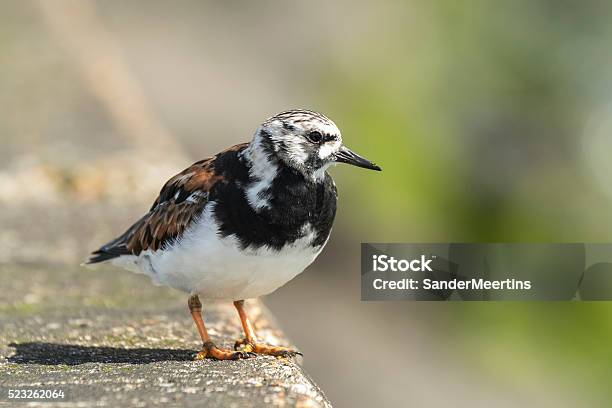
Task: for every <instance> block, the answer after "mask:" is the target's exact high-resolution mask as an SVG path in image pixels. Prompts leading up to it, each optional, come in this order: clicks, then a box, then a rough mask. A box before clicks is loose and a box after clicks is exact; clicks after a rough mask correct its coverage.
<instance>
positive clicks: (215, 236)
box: [86, 109, 382, 360]
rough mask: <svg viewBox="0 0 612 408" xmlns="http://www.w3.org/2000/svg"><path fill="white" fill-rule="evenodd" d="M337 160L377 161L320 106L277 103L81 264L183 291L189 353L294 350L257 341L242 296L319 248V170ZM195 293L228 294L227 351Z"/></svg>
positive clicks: (330, 208)
mask: <svg viewBox="0 0 612 408" xmlns="http://www.w3.org/2000/svg"><path fill="white" fill-rule="evenodd" d="M338 163H346V164H349V165H353V166H357V167H361V168H365V169H370V170H376V171H381V170H382V169H381V168H380V167H379V166H377V165H376V164H374V163H372V162H371V161H369V160H368V159H366V158H364V157H362V156H360V155H358V154H357V153H355V152H353V151H352V150H350V149H349V148H347V147H346V146H345V145H344V144H343V141H342V136H341V133H340V130H339V129H338V127H337V126H336V124H335V123H334V122H333V121H331V120H330V119H329V118H327V117H326V116H324V115H323V114H321V113H318V112H315V111H312V110H306V109H293V110H287V111H284V112H281V113H279V114H277V115H274V116H272V117H270V118H268V119H267V120H265V121H264V122H263V123H262V124H261V125H260V126H259V127H258V128H257V129H256V131H255V133H254V135H253V137H252V139H251V141H250V142H248V143H242V144H237V145H235V146H232V147H230V148H228V149H226V150H224V151H222V152H220V153H218V154H217V155H215V156H213V157H211V158H207V159H204V160H200V161H198V162H196V163H194V164H193V165H191V166H190V167H188V168H187V169H185V170H183V171H182V172H180V173H178V174H177V175H175V176H174V177H172V178H170V179H169V180H168V181H167V182H166V184H165V185H164V186H163V187H162V189H161V191H160V193H159V196H158V197H157V199H156V200H155V202H154V203H153V205H152V207H151V208H150V210H149V211H148V212H147V213H146V214H145V215H144V216H142V218H140V219H139V220H138V221H136V222H135V223H134V224H133V225H132V226H131V227H129V228H128V229H127V231H125V233H123V234H122V235H120V236H119V237H117V238H116V239H114V240H112V241H110V242H108V243H107V244H105V245H103V246H102V247H100V248H99V249H98V250H96V251H94V252H92V253H91V254H90V257H89V259H88V260H87V261H86V264H98V263H109V264H111V265H114V266H118V267H122V268H124V269H127V270H129V271H132V272H136V273H142V274H145V275H147V276H149V277H150V278H151V280H152V282H153V283H154V284H157V285H165V286H169V287H171V288H174V289H178V290H179V291H183V292H186V293H188V294H189V297H188V301H187V305H188V309H189V312H190V313H191V316H192V318H193V320H194V322H195V325H196V327H197V330H198V332H199V335H200V337H201V340H202V343H203V344H202V349H201V351H200V352H199V353H198V354H197V356H196V358H197V359H205V358H207V359H215V360H235V359H242V358H249V357H253V356H256V355H258V354H261V355H271V356H276V357H294V356H295V355H296V354H300V355H301V353H299V352H298V351H297V350H295V349H292V348H289V347H283V346H275V345H269V344H264V343H262V342H260V341H259V340H258V337H257V334H256V333H255V330H254V328H253V325H252V323H251V322H250V320H249V318H248V316H247V313H246V311H245V308H244V300H245V299H251V298H257V297H260V296H263V295H266V294H269V293H271V292H273V291H275V290H276V289H278V288H279V287H281V286H283V285H284V284H285V283H287V282H288V281H290V280H291V279H293V278H294V277H295V276H297V275H298V274H300V273H301V272H303V271H304V269H306V267H308V266H309V265H310V264H311V263H312V262H313V261H314V260H315V259H316V258H317V256H318V255H319V254H320V253H321V251H322V250H323V247H324V246H325V244H326V243H327V241H328V239H329V237H330V233H331V230H332V225H333V222H334V218H335V215H336V205H337V190H336V185H335V183H334V181H333V179H332V177H331V176H330V174H329V173H328V170H329V168H330V167H331V166H333V165H335V164H338ZM200 297H201V298H203V299H205V300H206V301H232V302H233V304H234V306H235V308H236V310H237V312H238V316H239V317H240V321H241V325H242V328H243V331H244V335H245V337H244V338H243V339H240V340H238V341H236V343H235V345H234V349H233V350H232V349H224V348H221V347H218V346H217V345H216V344H215V343H214V342H213V340H212V339H211V337H210V335H209V334H208V330H207V328H206V325H205V323H204V319H203V317H202V303H201V300H200Z"/></svg>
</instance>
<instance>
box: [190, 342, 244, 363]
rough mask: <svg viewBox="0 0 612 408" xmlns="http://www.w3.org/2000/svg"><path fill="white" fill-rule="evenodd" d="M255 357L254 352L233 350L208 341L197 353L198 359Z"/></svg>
mask: <svg viewBox="0 0 612 408" xmlns="http://www.w3.org/2000/svg"><path fill="white" fill-rule="evenodd" d="M251 357H255V354H254V353H251V352H248V351H231V350H224V349H220V348H218V347H217V346H216V345H215V344H214V343H212V342H207V343H204V345H203V346H202V351H200V352H199V353H198V354H197V355H196V360H203V359H205V358H210V359H213V360H240V359H247V358H251Z"/></svg>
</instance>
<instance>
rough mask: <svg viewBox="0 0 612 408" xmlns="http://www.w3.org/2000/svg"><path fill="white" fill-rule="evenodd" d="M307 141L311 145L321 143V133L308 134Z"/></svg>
mask: <svg viewBox="0 0 612 408" xmlns="http://www.w3.org/2000/svg"><path fill="white" fill-rule="evenodd" d="M308 140H310V141H311V142H313V143H321V140H323V135H321V133H319V132H316V131H315V132H310V133H309V134H308Z"/></svg>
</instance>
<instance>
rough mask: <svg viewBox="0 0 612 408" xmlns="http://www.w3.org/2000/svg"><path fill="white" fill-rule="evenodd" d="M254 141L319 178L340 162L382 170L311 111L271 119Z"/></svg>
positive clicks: (330, 123)
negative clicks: (355, 150) (350, 147)
mask: <svg viewBox="0 0 612 408" xmlns="http://www.w3.org/2000/svg"><path fill="white" fill-rule="evenodd" d="M254 142H255V143H258V144H260V145H261V146H262V147H263V148H264V149H265V150H266V152H267V153H268V154H271V155H274V156H275V157H276V158H277V159H278V160H280V161H281V162H282V163H283V164H284V165H286V166H289V167H292V168H295V169H296V170H298V171H300V172H301V173H303V174H304V175H306V176H310V177H314V178H315V179H322V178H323V177H324V176H325V171H326V170H327V169H328V168H329V167H330V166H331V165H333V164H337V163H347V164H352V165H353V166H357V167H363V168H366V169H370V170H378V171H380V170H381V168H380V167H378V166H377V165H375V164H374V163H372V162H371V161H369V160H367V159H365V158H364V157H361V156H359V155H358V154H357V153H355V152H353V151H351V150H350V149H348V148H347V147H346V146H344V145H343V144H342V136H341V134H340V130H339V129H338V127H337V126H336V124H335V123H334V122H332V121H331V120H330V119H328V118H327V117H325V116H324V115H322V114H320V113H317V112H313V111H309V110H301V109H296V110H290V111H286V112H282V113H279V114H278V115H275V116H273V117H271V118H270V119H268V120H266V121H265V122H264V123H263V124H262V125H261V126H260V127H259V129H258V130H257V132H256V134H255V139H254Z"/></svg>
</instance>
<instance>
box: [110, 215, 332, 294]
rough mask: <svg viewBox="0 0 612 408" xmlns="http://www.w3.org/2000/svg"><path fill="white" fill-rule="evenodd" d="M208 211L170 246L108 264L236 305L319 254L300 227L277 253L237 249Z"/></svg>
mask: <svg viewBox="0 0 612 408" xmlns="http://www.w3.org/2000/svg"><path fill="white" fill-rule="evenodd" d="M212 211H214V205H208V206H207V208H206V210H205V211H204V214H203V215H202V217H201V219H200V220H199V221H198V222H197V223H196V224H195V225H194V226H193V227H191V228H190V229H189V230H187V231H186V232H185V233H184V234H183V236H182V237H181V239H180V240H178V241H177V242H176V243H175V244H174V245H172V246H171V247H169V248H167V249H165V250H163V251H155V252H152V251H144V252H143V253H141V254H140V255H139V256H138V257H136V256H134V257H121V258H118V259H116V261H114V263H115V264H117V265H118V266H122V267H125V268H127V269H130V270H132V271H134V272H139V273H145V274H146V275H148V276H150V277H151V279H152V280H153V282H154V283H156V284H160V285H166V286H170V287H173V288H175V289H179V290H182V291H185V292H189V293H191V294H198V295H200V296H201V297H202V298H204V299H230V300H238V299H248V298H254V297H258V296H263V295H266V294H268V293H270V292H273V291H274V290H276V289H278V288H279V287H280V286H282V285H284V284H285V283H287V282H288V281H290V280H291V279H293V278H294V277H295V276H296V275H298V274H299V273H301V272H302V271H303V270H304V269H306V267H307V266H308V265H310V264H311V263H312V261H314V260H315V258H316V257H317V255H319V253H320V252H321V250H322V249H323V246H320V247H317V248H313V247H311V246H310V243H311V242H312V240H313V239H314V238H315V234H314V232H313V231H312V230H311V229H310V225H305V226H304V228H303V237H302V238H299V239H298V240H296V241H295V242H293V243H291V244H289V245H286V246H285V247H283V248H282V249H281V250H280V251H277V250H273V249H269V248H265V247H261V248H258V249H248V248H247V249H246V250H240V246H239V243H238V240H237V239H236V238H235V237H233V236H230V237H227V238H221V237H220V236H219V235H217V225H216V224H215V222H214V219H213V217H212ZM122 258H123V259H122Z"/></svg>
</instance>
